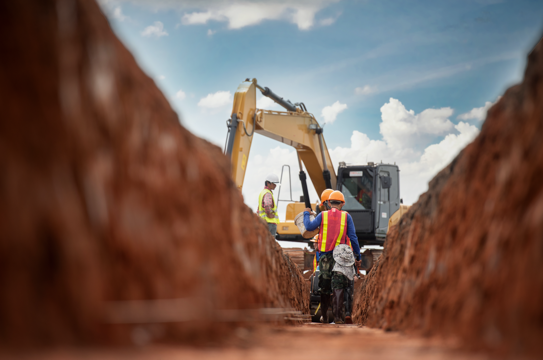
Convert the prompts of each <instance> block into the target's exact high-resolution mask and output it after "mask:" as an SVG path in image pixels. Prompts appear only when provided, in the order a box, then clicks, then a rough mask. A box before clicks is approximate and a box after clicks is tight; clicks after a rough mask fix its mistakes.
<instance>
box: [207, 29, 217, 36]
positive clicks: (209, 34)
mask: <svg viewBox="0 0 543 360" xmlns="http://www.w3.org/2000/svg"><path fill="white" fill-rule="evenodd" d="M216 32H217V31H214V30H211V29H207V36H212V35H213V34H215V33H216Z"/></svg>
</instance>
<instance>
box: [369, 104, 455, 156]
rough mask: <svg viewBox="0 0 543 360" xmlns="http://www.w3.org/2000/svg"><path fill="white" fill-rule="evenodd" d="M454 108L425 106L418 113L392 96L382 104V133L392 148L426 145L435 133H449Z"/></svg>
mask: <svg viewBox="0 0 543 360" xmlns="http://www.w3.org/2000/svg"><path fill="white" fill-rule="evenodd" d="M453 112H454V110H453V109H451V108H450V107H446V108H440V109H426V110H424V111H422V112H421V113H419V114H415V112H414V111H413V110H407V109H406V108H405V106H404V105H403V104H402V103H401V102H400V101H399V100H397V99H394V98H390V100H389V102H388V103H386V104H384V105H383V106H382V107H381V119H382V122H381V124H380V125H379V127H380V129H381V135H383V139H384V141H385V142H386V143H387V144H388V146H390V147H391V148H397V149H402V148H420V147H425V146H427V145H428V144H429V143H431V142H433V141H434V140H435V137H436V136H441V135H444V134H447V133H448V132H450V131H451V130H452V129H453V128H454V125H453V123H452V122H451V121H450V120H449V117H451V116H452V114H453Z"/></svg>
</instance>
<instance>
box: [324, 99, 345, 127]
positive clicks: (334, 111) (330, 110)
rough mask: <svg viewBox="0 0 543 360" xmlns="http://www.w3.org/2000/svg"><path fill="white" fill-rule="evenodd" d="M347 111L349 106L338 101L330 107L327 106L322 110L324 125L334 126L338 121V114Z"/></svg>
mask: <svg viewBox="0 0 543 360" xmlns="http://www.w3.org/2000/svg"><path fill="white" fill-rule="evenodd" d="M345 109H347V104H342V103H340V102H339V101H336V102H335V103H333V104H332V105H330V106H326V107H325V108H324V109H322V113H321V116H322V118H323V119H324V124H327V123H330V124H332V123H333V122H334V121H336V118H337V116H338V114H339V113H341V112H343V111H344V110H345Z"/></svg>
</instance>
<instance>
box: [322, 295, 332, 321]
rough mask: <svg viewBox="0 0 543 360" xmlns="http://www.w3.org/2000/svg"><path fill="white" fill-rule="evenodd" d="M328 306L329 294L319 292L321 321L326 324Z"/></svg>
mask: <svg viewBox="0 0 543 360" xmlns="http://www.w3.org/2000/svg"><path fill="white" fill-rule="evenodd" d="M329 307H330V294H321V314H322V316H321V323H323V324H328V308H329Z"/></svg>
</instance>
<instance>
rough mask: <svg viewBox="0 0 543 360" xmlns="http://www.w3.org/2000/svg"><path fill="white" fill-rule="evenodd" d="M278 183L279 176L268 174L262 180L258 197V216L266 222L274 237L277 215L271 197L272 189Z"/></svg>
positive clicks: (275, 206)
mask: <svg viewBox="0 0 543 360" xmlns="http://www.w3.org/2000/svg"><path fill="white" fill-rule="evenodd" d="M278 183H279V177H278V176H277V175H275V174H269V175H268V176H266V180H265V181H264V189H263V190H262V191H261V192H260V196H259V197H258V216H260V217H261V218H262V219H264V220H265V221H266V222H267V223H268V229H269V230H270V233H271V234H272V235H273V237H275V234H277V224H279V216H278V215H277V204H276V202H275V200H274V199H273V193H272V190H275V188H276V187H277V184H278Z"/></svg>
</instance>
